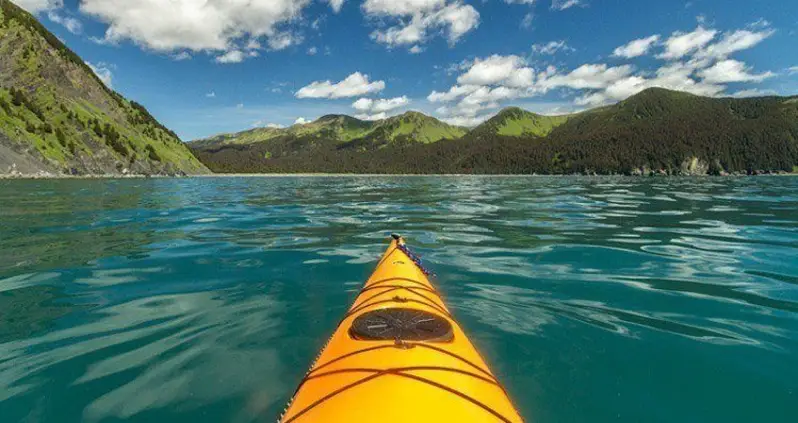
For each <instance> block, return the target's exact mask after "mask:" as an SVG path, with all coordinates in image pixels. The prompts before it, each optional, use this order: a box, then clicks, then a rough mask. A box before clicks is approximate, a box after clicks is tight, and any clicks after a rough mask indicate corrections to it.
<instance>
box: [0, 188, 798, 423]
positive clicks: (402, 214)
mask: <svg viewBox="0 0 798 423" xmlns="http://www.w3.org/2000/svg"><path fill="white" fill-rule="evenodd" d="M0 205H1V206H0V220H1V221H2V222H3V225H2V227H0V251H3V254H2V255H0V415H3V416H4V417H5V416H10V417H9V421H24V420H26V419H27V420H29V421H53V422H72V421H87V422H99V421H106V420H109V421H112V420H118V419H124V420H127V421H142V422H146V421H164V420H175V421H231V422H234V423H243V422H249V421H263V420H271V419H274V418H275V417H276V415H277V414H278V412H279V411H280V410H281V407H282V405H283V404H284V402H285V401H286V400H287V399H288V397H289V396H290V395H291V392H292V389H293V388H294V386H295V384H296V382H297V381H298V380H299V379H300V378H301V377H302V374H303V372H304V369H306V367H307V365H308V363H309V362H310V361H311V360H312V358H313V357H314V356H315V354H316V353H317V351H318V348H319V347H320V346H321V345H322V343H323V342H324V340H325V339H326V338H327V337H328V336H329V333H330V331H332V329H333V328H334V327H335V324H336V323H337V321H338V319H339V318H340V316H341V315H342V314H343V313H344V312H345V310H346V308H347V306H348V304H349V303H350V302H351V300H352V299H353V296H354V295H355V293H356V292H357V290H358V288H359V286H360V284H361V282H362V280H363V279H364V278H365V277H366V276H367V275H368V273H369V272H370V270H371V268H372V267H373V266H374V264H375V263H376V260H377V257H378V256H379V254H380V253H381V252H382V251H383V249H384V246H385V238H386V236H387V234H389V233H390V232H401V233H403V234H404V235H405V236H407V237H408V238H409V239H410V241H411V245H412V246H413V247H414V248H415V249H416V250H417V252H419V253H420V254H421V255H422V256H423V257H424V258H425V262H426V263H427V264H428V265H429V266H430V267H432V268H433V269H434V270H435V271H436V273H437V274H438V275H439V276H438V283H439V285H440V287H441V289H442V291H443V292H444V294H445V296H446V297H447V300H448V302H449V304H450V305H451V308H452V309H453V310H454V312H455V314H456V315H457V317H458V318H459V319H460V320H461V323H462V324H463V325H464V326H465V327H466V329H467V330H468V332H469V334H471V335H472V337H473V340H474V341H475V342H476V343H477V344H478V346H479V347H480V349H481V350H482V352H483V354H484V355H485V356H486V358H487V359H488V361H489V362H491V363H492V365H493V367H494V370H495V371H496V373H497V374H498V375H499V376H500V378H501V379H502V381H504V382H505V384H506V385H507V389H508V391H509V392H510V394H511V396H513V398H514V399H516V401H517V403H518V406H519V408H520V409H521V411H522V413H524V414H525V415H526V416H527V417H528V418H529V420H533V421H538V422H545V421H598V422H609V421H613V422H617V421H629V422H636V421H678V420H683V417H684V416H685V415H689V416H691V418H692V419H693V420H695V421H718V422H719V421H774V422H788V421H792V419H791V418H790V416H794V404H795V395H796V394H798V393H797V392H796V389H795V380H798V366H795V363H796V362H798V276H796V275H798V261H797V260H796V259H795V257H798V220H796V216H797V215H798V178H735V179H706V178H702V179H689V178H684V179H675V178H674V179H670V178H663V179H634V178H577V177H559V178H552V177H540V178H507V177H406V178H398V177H397V178H391V177H329V178H328V177H317V178H316V177H314V178H217V179H191V180H131V181H99V180H97V181H71V180H69V181H0ZM791 411H792V412H791Z"/></svg>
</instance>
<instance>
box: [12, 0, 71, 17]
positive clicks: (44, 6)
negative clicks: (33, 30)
mask: <svg viewBox="0 0 798 423" xmlns="http://www.w3.org/2000/svg"><path fill="white" fill-rule="evenodd" d="M14 3H15V4H16V5H17V6H19V7H21V8H23V9H25V10H27V11H28V12H30V13H34V14H35V13H39V12H41V11H44V10H52V9H58V8H60V7H63V5H64V2H63V0H14Z"/></svg>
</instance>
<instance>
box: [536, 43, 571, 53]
mask: <svg viewBox="0 0 798 423" xmlns="http://www.w3.org/2000/svg"><path fill="white" fill-rule="evenodd" d="M574 50H575V49H574V48H572V47H571V46H569V45H568V43H566V42H565V40H560V41H550V42H548V43H539V44H533V45H532V52H533V53H535V54H544V55H554V54H557V52H560V51H574Z"/></svg>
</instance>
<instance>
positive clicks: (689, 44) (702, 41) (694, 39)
mask: <svg viewBox="0 0 798 423" xmlns="http://www.w3.org/2000/svg"><path fill="white" fill-rule="evenodd" d="M717 34H718V31H715V30H714V29H704V28H703V27H701V26H699V27H698V28H696V30H695V31H693V32H688V33H682V32H676V33H674V34H673V35H672V36H671V37H670V38H668V39H667V40H666V41H665V52H664V53H662V54H661V55H660V56H659V57H660V58H661V59H668V60H673V59H680V58H682V57H684V56H686V55H688V54H690V53H693V52H695V51H697V50H699V49H701V48H703V47H704V46H706V45H707V44H709V43H710V42H711V41H712V40H713V39H715V36H716V35H717Z"/></svg>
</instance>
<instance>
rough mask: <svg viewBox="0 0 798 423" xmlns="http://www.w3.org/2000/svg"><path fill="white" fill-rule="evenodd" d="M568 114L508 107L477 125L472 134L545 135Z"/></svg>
mask: <svg viewBox="0 0 798 423" xmlns="http://www.w3.org/2000/svg"><path fill="white" fill-rule="evenodd" d="M569 118H570V116H567V115H566V116H543V115H539V114H536V113H532V112H528V111H526V110H524V109H521V108H518V107H508V108H506V109H504V110H502V111H501V112H499V114H497V115H496V116H494V117H492V118H490V119H488V120H487V121H485V122H484V123H483V124H481V125H479V126H477V127H476V128H474V130H473V131H472V134H481V135H502V136H510V137H545V136H547V135H549V134H550V133H551V131H553V130H554V129H555V128H557V127H558V126H560V125H562V124H564V123H565V122H567V121H568V119H569Z"/></svg>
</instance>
